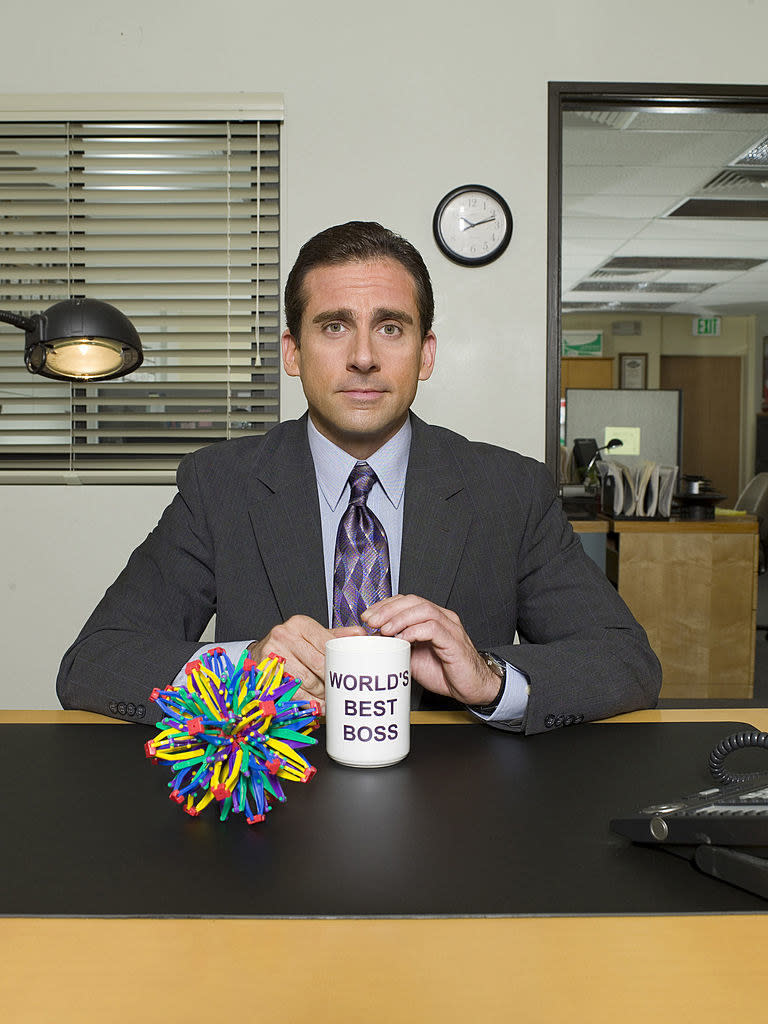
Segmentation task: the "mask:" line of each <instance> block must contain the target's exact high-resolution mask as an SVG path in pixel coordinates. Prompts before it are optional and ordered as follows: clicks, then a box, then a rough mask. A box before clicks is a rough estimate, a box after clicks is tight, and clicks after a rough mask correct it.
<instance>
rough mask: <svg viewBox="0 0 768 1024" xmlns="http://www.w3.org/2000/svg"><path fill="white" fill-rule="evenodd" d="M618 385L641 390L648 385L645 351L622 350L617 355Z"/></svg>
mask: <svg viewBox="0 0 768 1024" xmlns="http://www.w3.org/2000/svg"><path fill="white" fill-rule="evenodd" d="M619 387H620V388H624V389H625V390H628V391H641V390H642V389H643V388H646V387H648V355H647V354H646V353H645V352H639V353H634V352H622V353H621V354H620V355H619Z"/></svg>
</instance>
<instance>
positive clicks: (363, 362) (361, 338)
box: [349, 331, 379, 373]
mask: <svg viewBox="0 0 768 1024" xmlns="http://www.w3.org/2000/svg"><path fill="white" fill-rule="evenodd" d="M378 365H379V360H378V356H377V355H376V347H375V345H374V342H373V340H372V338H371V336H370V334H369V333H368V332H367V331H357V332H356V334H355V338H354V341H353V344H352V347H351V348H350V352H349V368H350V369H351V370H362V371H363V372H364V373H370V371H371V370H375V369H377V368H378Z"/></svg>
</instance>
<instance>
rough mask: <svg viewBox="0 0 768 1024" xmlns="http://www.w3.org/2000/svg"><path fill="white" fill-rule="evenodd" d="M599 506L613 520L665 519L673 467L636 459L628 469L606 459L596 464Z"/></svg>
mask: <svg viewBox="0 0 768 1024" xmlns="http://www.w3.org/2000/svg"><path fill="white" fill-rule="evenodd" d="M597 470H598V473H599V474H600V485H601V486H600V492H601V508H602V512H603V514H604V515H607V516H611V517H612V518H613V519H669V517H670V515H671V513H672V498H673V495H674V493H675V484H676V483H677V472H678V467H677V466H660V465H659V464H658V463H657V462H647V461H645V462H639V463H638V464H637V465H636V466H633V467H632V468H630V467H629V466H627V465H625V464H624V463H623V462H616V461H615V460H613V459H606V460H604V461H600V462H598V463H597Z"/></svg>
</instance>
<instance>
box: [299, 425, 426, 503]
mask: <svg viewBox="0 0 768 1024" xmlns="http://www.w3.org/2000/svg"><path fill="white" fill-rule="evenodd" d="M307 439H308V441H309V449H310V451H311V452H312V459H313V461H314V463H315V475H316V476H317V485H318V487H319V489H320V493H321V494H322V496H323V498H324V499H325V501H326V502H327V504H328V506H329V507H330V508H331V509H335V508H336V506H337V505H338V504H339V502H340V501H341V498H342V495H343V494H344V491H345V488H346V487H347V482H348V480H349V474H350V473H351V472H352V467H353V466H354V465H355V463H356V462H358V461H359V460H358V459H356V458H355V457H354V456H353V455H349V454H348V453H347V452H345V451H342V449H341V448H339V447H338V446H337V445H335V444H334V443H333V442H332V441H329V440H328V438H327V437H325V436H324V435H323V434H321V433H320V431H319V430H318V429H317V427H316V426H315V425H314V423H313V422H312V419H311V417H309V416H308V417H307ZM410 450H411V419H410V416H409V417H408V418H407V419H406V421H405V423H404V424H403V425H402V427H401V428H400V429H399V430H398V432H397V433H396V434H395V436H394V437H391V438H390V439H389V441H387V443H386V444H384V445H382V446H381V448H379V450H378V451H376V452H374V453H373V455H371V456H370V457H369V458H367V459H366V460H365V461H366V462H367V463H368V465H369V466H370V467H371V469H372V470H373V471H374V473H375V474H376V477H377V478H378V481H379V483H380V484H381V488H382V490H383V491H384V494H385V495H386V497H387V499H388V500H389V501H390V502H391V503H392V505H393V506H394V507H395V508H399V507H400V502H401V501H402V500H403V491H404V490H405V474H406V471H407V469H408V455H409V454H410Z"/></svg>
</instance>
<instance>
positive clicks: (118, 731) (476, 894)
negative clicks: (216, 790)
mask: <svg viewBox="0 0 768 1024" xmlns="http://www.w3.org/2000/svg"><path fill="white" fill-rule="evenodd" d="M734 728H735V726H734V725H733V724H732V723H727V722H718V723H696V724H631V725H630V724H626V725H582V726H578V727H576V728H571V729H561V730H558V731H557V732H552V733H547V734H543V735H541V736H533V737H527V738H524V737H521V736H516V735H510V734H505V733H500V732H496V731H494V730H492V729H486V728H484V727H479V726H470V725H466V726H464V725H462V726H458V725H419V726H414V727H413V729H412V746H411V754H410V756H409V757H408V758H407V759H406V760H405V761H404V762H402V763H401V764H399V765H396V766H393V767H391V768H384V769H375V770H367V771H364V770H355V769H350V768H344V767H341V766H339V765H336V764H334V762H332V761H330V760H329V759H328V757H327V755H326V754H325V751H324V745H323V732H322V730H321V732H320V733H319V734H318V735H319V737H320V743H319V744H318V746H317V747H314V748H309V750H308V757H309V760H310V761H311V762H312V763H313V764H315V765H316V766H317V767H318V774H317V775H316V776H315V778H314V779H313V780H312V781H311V782H310V783H309V784H307V785H301V784H291V783H287V784H286V792H287V796H288V800H287V803H286V804H284V805H278V806H276V807H275V808H274V810H273V811H272V812H270V814H269V815H268V816H267V820H266V821H265V822H264V823H262V824H261V825H256V826H248V825H247V824H246V823H245V821H244V819H243V817H242V816H241V815H235V816H232V817H231V818H230V820H229V821H228V822H226V823H224V824H221V823H220V822H219V821H218V816H217V814H216V812H215V809H214V808H213V807H209V808H208V810H207V811H206V812H204V813H203V814H202V815H201V816H200V817H199V818H190V817H189V816H188V815H186V814H184V813H183V811H182V810H181V808H180V807H178V805H176V804H175V803H173V802H172V801H170V800H169V799H168V795H167V794H168V788H167V782H168V780H169V778H170V770H169V768H168V767H167V766H166V765H164V764H153V763H151V762H150V761H148V760H146V759H145V757H144V750H143V744H144V742H145V740H146V739H147V738H149V736H150V735H151V734H150V732H149V731H148V730H146V729H143V728H139V727H135V728H134V727H126V726H122V725H115V726H110V725H2V726H0V771H1V772H2V775H1V777H2V779H3V783H4V786H3V792H4V801H5V812H6V813H5V814H4V822H3V827H2V832H1V834H0V914H2V915H25V916H49V915H64V916H91V917H93V916H130V917H145V916H146V917H164V916H170V917H198V916H202V917H205V916H212V917H230V916H235V917H238V916H243V917H260V916H265V917H367V916H374V917H376V916H407V917H416V916H435V915H436V916H461V917H468V916H469V917H471V916H496V915H501V916H515V915H562V914H566V915H567V914H578V915H584V914H587V915H589V914H657V913H659V914H681V913H683V914H684V913H717V912H753V913H754V912H755V911H763V912H764V911H766V910H768V903H767V902H766V901H764V900H761V899H760V898H758V897H756V896H752V895H750V894H749V893H746V892H742V891H741V890H739V889H736V888H734V887H732V886H730V885H727V884H725V883H723V882H720V881H717V880H715V879H713V878H710V877H708V876H705V875H702V874H700V873H699V872H697V871H696V870H695V869H694V868H693V867H692V866H691V865H690V864H689V863H688V862H686V861H684V860H679V859H678V858H675V857H671V856H669V855H667V854H665V853H663V852H662V851H660V850H657V849H648V848H645V847H636V846H633V845H632V844H630V843H629V842H627V841H626V840H624V839H622V838H621V837H619V836H616V835H613V834H612V833H611V832H610V831H609V828H608V822H609V820H610V819H611V818H612V817H615V816H617V815H618V814H622V813H625V812H628V811H632V810H635V809H637V808H638V807H640V806H642V805H643V804H645V803H649V802H657V801H659V800H661V799H666V798H669V797H671V796H674V795H679V794H680V793H685V792H691V791H693V790H696V789H700V788H702V787H704V786H706V785H707V784H708V782H709V776H708V773H707V770H706V757H707V754H708V753H709V750H710V748H711V747H712V746H713V745H714V744H715V743H716V742H717V741H718V740H720V739H722V737H723V736H726V735H727V734H728V733H730V732H732V731H734Z"/></svg>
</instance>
